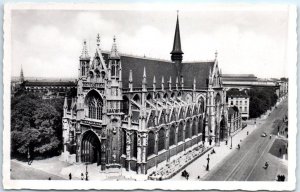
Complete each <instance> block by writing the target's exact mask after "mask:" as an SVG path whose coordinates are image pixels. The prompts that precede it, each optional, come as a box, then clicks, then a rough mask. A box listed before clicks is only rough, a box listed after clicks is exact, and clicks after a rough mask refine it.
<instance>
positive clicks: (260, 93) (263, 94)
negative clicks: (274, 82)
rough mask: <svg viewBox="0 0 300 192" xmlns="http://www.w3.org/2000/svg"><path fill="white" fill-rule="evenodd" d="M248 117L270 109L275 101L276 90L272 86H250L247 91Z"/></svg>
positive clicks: (255, 116)
mask: <svg viewBox="0 0 300 192" xmlns="http://www.w3.org/2000/svg"><path fill="white" fill-rule="evenodd" d="M249 96H250V104H249V116H250V118H257V117H259V116H261V115H262V114H264V113H265V112H266V111H267V110H269V109H271V107H272V106H274V105H275V104H276V102H277V99H278V97H277V95H276V90H275V88H273V87H261V88H252V89H250V91H249Z"/></svg>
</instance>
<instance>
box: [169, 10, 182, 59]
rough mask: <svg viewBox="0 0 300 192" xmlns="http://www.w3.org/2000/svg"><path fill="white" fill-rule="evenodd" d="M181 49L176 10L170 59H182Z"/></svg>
mask: <svg viewBox="0 0 300 192" xmlns="http://www.w3.org/2000/svg"><path fill="white" fill-rule="evenodd" d="M182 54H183V52H182V50H181V41H180V30H179V19H178V11H177V22H176V28H175V35H174V43H173V50H172V52H171V60H172V61H175V62H176V61H180V62H181V61H182Z"/></svg>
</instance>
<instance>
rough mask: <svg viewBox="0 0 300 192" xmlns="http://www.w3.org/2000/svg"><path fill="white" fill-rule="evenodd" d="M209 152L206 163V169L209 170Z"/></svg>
mask: <svg viewBox="0 0 300 192" xmlns="http://www.w3.org/2000/svg"><path fill="white" fill-rule="evenodd" d="M209 160H210V158H209V154H207V165H206V171H209Z"/></svg>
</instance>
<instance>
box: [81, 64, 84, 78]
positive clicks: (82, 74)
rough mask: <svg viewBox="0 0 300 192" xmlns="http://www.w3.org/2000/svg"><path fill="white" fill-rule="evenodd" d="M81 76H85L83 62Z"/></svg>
mask: <svg viewBox="0 0 300 192" xmlns="http://www.w3.org/2000/svg"><path fill="white" fill-rule="evenodd" d="M81 76H85V62H82V64H81Z"/></svg>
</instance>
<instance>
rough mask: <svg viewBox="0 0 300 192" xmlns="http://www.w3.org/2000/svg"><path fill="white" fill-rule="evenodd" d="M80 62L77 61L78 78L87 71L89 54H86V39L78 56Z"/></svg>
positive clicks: (83, 75)
mask: <svg viewBox="0 0 300 192" xmlns="http://www.w3.org/2000/svg"><path fill="white" fill-rule="evenodd" d="M79 59H80V63H79V69H78V71H79V73H78V78H79V79H81V78H82V77H86V76H87V75H88V74H87V73H88V71H89V64H90V59H91V58H90V56H89V54H88V50H87V45H86V41H84V42H83V48H82V53H81V55H80V57H79Z"/></svg>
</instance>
